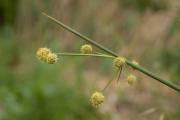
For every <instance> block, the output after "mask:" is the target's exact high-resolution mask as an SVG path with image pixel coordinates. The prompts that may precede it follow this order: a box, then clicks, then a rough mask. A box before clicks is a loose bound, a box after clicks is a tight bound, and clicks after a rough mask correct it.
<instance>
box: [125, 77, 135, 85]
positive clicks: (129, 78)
mask: <svg viewBox="0 0 180 120" xmlns="http://www.w3.org/2000/svg"><path fill="white" fill-rule="evenodd" d="M127 81H128V84H129V85H133V84H134V83H135V82H136V76H134V75H129V76H128V77H127Z"/></svg>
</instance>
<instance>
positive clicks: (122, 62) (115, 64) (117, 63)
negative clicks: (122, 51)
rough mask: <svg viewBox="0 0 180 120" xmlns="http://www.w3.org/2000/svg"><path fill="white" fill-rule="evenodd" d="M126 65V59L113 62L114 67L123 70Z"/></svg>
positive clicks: (121, 58)
mask: <svg viewBox="0 0 180 120" xmlns="http://www.w3.org/2000/svg"><path fill="white" fill-rule="evenodd" d="M125 63H126V59H125V58H124V57H116V58H114V60H113V64H114V66H116V67H117V68H122V67H123V66H124V65H125Z"/></svg>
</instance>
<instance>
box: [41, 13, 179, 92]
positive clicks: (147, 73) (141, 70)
mask: <svg viewBox="0 0 180 120" xmlns="http://www.w3.org/2000/svg"><path fill="white" fill-rule="evenodd" d="M43 15H45V16H46V17H48V18H49V19H50V20H52V21H54V22H55V23H56V24H58V25H60V26H61V27H63V28H64V29H66V30H68V31H69V32H71V33H73V34H75V35H76V36H78V37H80V38H82V39H83V40H85V41H87V42H89V43H91V44H92V45H94V46H96V47H97V48H99V49H101V50H103V51H104V52H106V53H108V54H110V55H112V56H114V57H118V56H119V55H118V54H117V53H115V52H113V51H111V50H110V49H107V48H106V47H104V46H102V45H101V44H99V43H97V42H95V41H93V40H91V39H90V38H88V37H86V36H84V35H82V34H81V33H79V32H77V31H75V30H74V29H72V28H70V27H69V26H67V25H65V24H63V23H62V22H60V21H58V20H56V19H55V18H53V17H51V16H49V15H47V14H46V13H43ZM126 63H127V65H129V66H131V67H133V68H134V69H137V70H138V71H140V72H142V73H144V74H146V75H148V76H149V77H151V78H154V79H155V80H157V81H159V82H161V83H163V84H165V85H166V86H168V87H170V88H172V89H174V90H176V91H177V92H180V87H179V86H177V85H175V84H174V83H172V82H170V81H167V80H164V79H162V78H160V77H159V76H158V75H155V74H154V73H152V72H150V71H148V70H146V69H145V68H143V67H141V66H137V65H134V64H133V63H132V62H131V61H129V60H126Z"/></svg>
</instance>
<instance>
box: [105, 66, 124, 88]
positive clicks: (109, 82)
mask: <svg viewBox="0 0 180 120" xmlns="http://www.w3.org/2000/svg"><path fill="white" fill-rule="evenodd" d="M120 74H121V70H120V69H118V70H117V72H116V74H115V77H113V78H112V79H111V80H109V81H108V83H107V84H106V85H105V87H104V88H103V89H102V92H104V91H105V90H106V88H107V87H108V86H109V85H110V84H111V83H112V81H113V80H115V78H117V80H118V79H119V76H120Z"/></svg>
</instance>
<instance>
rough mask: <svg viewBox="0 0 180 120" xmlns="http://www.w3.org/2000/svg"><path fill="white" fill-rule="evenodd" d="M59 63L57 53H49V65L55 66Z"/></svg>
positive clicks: (47, 60)
mask: <svg viewBox="0 0 180 120" xmlns="http://www.w3.org/2000/svg"><path fill="white" fill-rule="evenodd" d="M57 61H58V57H57V55H56V54H55V53H49V54H48V56H47V59H46V62H47V63H48V64H54V63H56V62H57Z"/></svg>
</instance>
